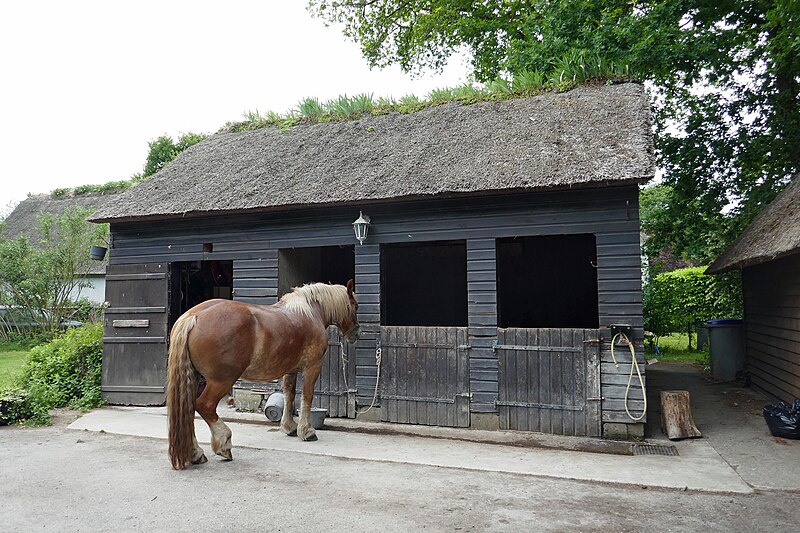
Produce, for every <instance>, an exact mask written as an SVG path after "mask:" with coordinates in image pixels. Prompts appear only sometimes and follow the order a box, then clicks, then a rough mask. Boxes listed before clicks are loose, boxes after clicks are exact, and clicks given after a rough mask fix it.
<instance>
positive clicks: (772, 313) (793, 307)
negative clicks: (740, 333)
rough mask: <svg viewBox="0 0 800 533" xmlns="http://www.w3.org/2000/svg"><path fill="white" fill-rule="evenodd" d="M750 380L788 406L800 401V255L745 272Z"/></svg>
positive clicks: (745, 305)
mask: <svg viewBox="0 0 800 533" xmlns="http://www.w3.org/2000/svg"><path fill="white" fill-rule="evenodd" d="M742 287H743V289H744V313H745V336H746V339H747V340H746V343H747V350H746V353H747V371H748V373H749V375H750V382H751V383H752V384H753V385H754V386H755V387H757V388H759V389H761V390H762V391H764V392H766V393H767V394H769V395H771V396H774V397H776V398H779V399H781V400H783V401H786V402H792V401H794V399H795V398H800V254H795V255H792V256H789V257H784V258H782V259H776V260H774V261H770V262H769V263H764V264H761V265H756V266H753V267H749V268H745V269H744V270H743V272H742Z"/></svg>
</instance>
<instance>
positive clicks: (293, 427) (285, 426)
mask: <svg viewBox="0 0 800 533" xmlns="http://www.w3.org/2000/svg"><path fill="white" fill-rule="evenodd" d="M296 385H297V373H294V374H286V375H285V376H283V416H282V417H281V431H283V432H284V433H286V434H287V435H289V436H290V437H293V436H295V435H297V423H296V422H295V421H294V416H293V412H294V388H295V386H296Z"/></svg>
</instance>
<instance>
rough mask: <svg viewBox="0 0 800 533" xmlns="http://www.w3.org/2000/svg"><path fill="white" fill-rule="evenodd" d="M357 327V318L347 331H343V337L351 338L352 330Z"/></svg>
mask: <svg viewBox="0 0 800 533" xmlns="http://www.w3.org/2000/svg"><path fill="white" fill-rule="evenodd" d="M357 327H358V321H355V320H354V321H353V324H352V325H351V326H350V327H349V328H347V331H345V332H343V333H342V337H344V338H346V339H349V338H350V333H351V332H352V331H353V330H354V329H356V328H357Z"/></svg>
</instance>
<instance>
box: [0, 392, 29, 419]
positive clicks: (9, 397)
mask: <svg viewBox="0 0 800 533" xmlns="http://www.w3.org/2000/svg"><path fill="white" fill-rule="evenodd" d="M31 417H33V410H32V409H31V406H30V402H29V401H28V394H27V393H26V392H25V391H24V390H22V389H20V388H19V387H12V388H10V389H6V390H4V391H0V426H5V425H7V424H14V423H16V422H18V421H21V420H27V419H29V418H31Z"/></svg>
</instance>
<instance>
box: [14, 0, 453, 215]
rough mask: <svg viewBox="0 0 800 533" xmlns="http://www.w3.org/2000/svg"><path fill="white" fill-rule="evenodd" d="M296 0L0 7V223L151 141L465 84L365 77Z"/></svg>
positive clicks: (131, 169) (126, 164)
mask: <svg viewBox="0 0 800 533" xmlns="http://www.w3.org/2000/svg"><path fill="white" fill-rule="evenodd" d="M305 5H306V2H305V0H285V1H279V0H247V1H245V0H229V1H227V2H207V1H188V0H186V1H185V0H169V1H167V0H160V1H155V0H137V1H132V0H128V1H107V0H106V1H83V0H70V1H69V2H65V1H63V0H26V1H24V2H23V1H8V2H5V1H4V2H2V3H0V50H2V54H0V80H1V81H0V87H1V88H2V91H0V95H1V96H0V124H2V126H0V159H1V160H2V162H1V165H2V166H0V176H2V178H1V179H0V183H2V185H1V186H0V215H2V214H7V213H8V212H9V211H10V208H9V206H10V205H13V204H15V203H17V202H19V201H21V200H23V199H24V198H25V197H26V196H27V195H28V194H29V193H34V194H39V193H47V192H50V191H51V190H53V189H55V188H59V187H75V186H77V185H86V184H99V183H104V182H107V181H114V180H122V179H128V178H129V177H131V176H132V175H133V174H135V173H137V172H140V171H141V170H142V167H143V166H144V161H145V158H146V156H147V143H148V141H150V140H152V139H155V138H156V137H158V136H159V135H164V134H167V135H171V136H172V137H173V138H175V137H176V136H178V135H179V134H180V133H184V132H189V131H191V132H203V133H213V132H215V131H217V130H218V129H219V128H220V127H221V126H222V125H223V124H224V123H225V122H228V121H235V120H240V119H241V118H242V115H243V113H244V112H246V111H248V110H256V109H257V110H259V111H261V112H266V111H269V110H272V111H276V112H280V113H284V112H286V111H287V110H289V109H290V108H293V107H296V105H297V103H298V102H299V101H300V100H301V99H302V98H305V97H307V96H316V97H318V98H320V99H321V100H323V101H324V100H329V99H332V98H335V97H337V96H339V95H340V94H348V95H353V94H358V93H363V92H367V93H373V94H374V96H375V97H379V96H395V97H400V96H403V95H405V94H410V93H413V94H417V95H419V96H425V95H426V94H427V93H428V92H429V91H430V90H432V89H435V88H441V87H453V86H456V85H458V84H460V83H464V82H465V81H466V76H467V72H468V68H467V66H466V64H465V61H464V59H463V58H458V59H456V60H453V61H451V64H450V65H449V66H448V68H447V69H445V72H443V73H442V74H441V75H434V74H430V75H426V76H423V77H420V78H417V79H412V78H411V77H410V76H408V75H405V74H402V73H401V72H400V70H399V69H397V68H392V69H387V70H383V71H379V70H376V71H370V70H369V68H368V67H367V65H366V62H365V61H364V60H363V59H362V58H361V55H360V52H359V50H358V47H357V46H356V45H355V44H353V43H352V42H349V41H346V40H345V38H344V37H343V36H342V33H341V31H340V29H338V28H326V27H325V26H324V24H323V22H322V21H321V20H319V19H313V18H312V17H311V16H310V15H309V14H308V12H307V11H306V10H305Z"/></svg>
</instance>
